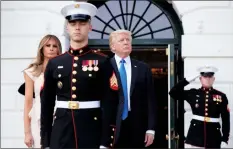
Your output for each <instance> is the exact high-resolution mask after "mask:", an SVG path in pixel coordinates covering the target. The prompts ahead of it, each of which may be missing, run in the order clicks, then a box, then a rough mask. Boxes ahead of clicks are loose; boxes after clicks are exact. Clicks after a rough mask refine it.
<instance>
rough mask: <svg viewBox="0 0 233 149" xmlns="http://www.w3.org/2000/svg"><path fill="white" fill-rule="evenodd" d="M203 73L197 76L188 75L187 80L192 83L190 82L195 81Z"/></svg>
mask: <svg viewBox="0 0 233 149" xmlns="http://www.w3.org/2000/svg"><path fill="white" fill-rule="evenodd" d="M200 76H201V75H200V74H199V75H197V76H195V77H191V78H190V77H187V78H186V80H187V81H188V82H189V83H190V82H193V81H195V80H196V79H197V78H199V77H200Z"/></svg>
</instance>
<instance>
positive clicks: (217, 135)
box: [169, 66, 230, 148]
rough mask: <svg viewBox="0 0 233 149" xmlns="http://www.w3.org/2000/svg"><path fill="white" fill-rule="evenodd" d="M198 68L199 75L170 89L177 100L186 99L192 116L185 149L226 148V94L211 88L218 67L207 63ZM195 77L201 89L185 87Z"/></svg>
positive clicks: (227, 137)
mask: <svg viewBox="0 0 233 149" xmlns="http://www.w3.org/2000/svg"><path fill="white" fill-rule="evenodd" d="M198 71H199V72H200V74H199V75H198V76H196V77H194V78H191V79H190V78H187V79H186V78H185V79H183V80H181V81H180V82H178V83H177V84H176V85H175V86H174V87H173V88H172V89H171V91H170V92H169V94H170V95H171V97H172V98H174V99H176V100H179V99H185V100H186V101H187V102H188V103H189V104H190V106H191V108H192V113H193V118H192V120H191V124H190V127H189V131H188V134H187V138H186V141H185V148H193V147H204V148H220V147H221V148H225V147H227V143H228V140H229V135H230V110H229V108H228V99H227V96H226V94H224V93H223V92H221V91H218V90H216V89H214V88H213V83H214V80H215V77H214V74H215V72H216V71H217V68H215V67H211V66H206V67H200V68H199V69H198ZM198 77H199V78H200V82H201V85H202V86H201V88H199V89H195V88H192V89H190V90H184V87H185V86H186V85H188V84H190V83H191V82H193V81H194V80H195V79H196V78H198ZM220 116H221V119H220ZM221 121H222V134H221V130H220V128H221V126H220V122H221Z"/></svg>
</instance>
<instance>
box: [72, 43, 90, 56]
mask: <svg viewBox="0 0 233 149" xmlns="http://www.w3.org/2000/svg"><path fill="white" fill-rule="evenodd" d="M90 50H91V49H90V48H89V47H88V45H86V46H84V47H82V48H79V49H74V48H72V47H70V48H69V51H68V52H69V54H71V55H73V56H79V55H83V54H85V53H87V52H88V51H90Z"/></svg>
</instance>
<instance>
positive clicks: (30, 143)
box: [24, 132, 34, 147]
mask: <svg viewBox="0 0 233 149" xmlns="http://www.w3.org/2000/svg"><path fill="white" fill-rule="evenodd" d="M24 143H25V144H26V145H27V147H33V144H34V140H33V137H32V133H31V132H27V133H25V137H24Z"/></svg>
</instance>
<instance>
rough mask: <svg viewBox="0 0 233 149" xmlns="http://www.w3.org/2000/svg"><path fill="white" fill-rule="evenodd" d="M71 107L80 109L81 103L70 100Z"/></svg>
mask: <svg viewBox="0 0 233 149" xmlns="http://www.w3.org/2000/svg"><path fill="white" fill-rule="evenodd" d="M69 109H79V103H78V102H77V101H69Z"/></svg>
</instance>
